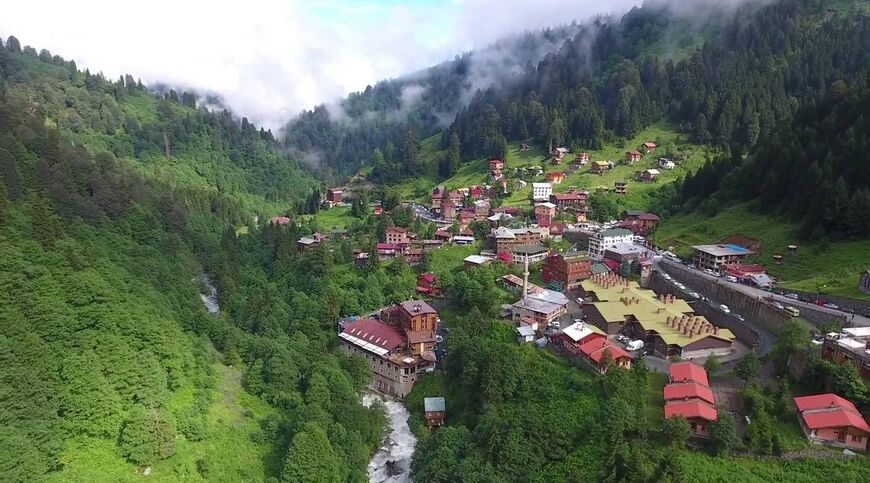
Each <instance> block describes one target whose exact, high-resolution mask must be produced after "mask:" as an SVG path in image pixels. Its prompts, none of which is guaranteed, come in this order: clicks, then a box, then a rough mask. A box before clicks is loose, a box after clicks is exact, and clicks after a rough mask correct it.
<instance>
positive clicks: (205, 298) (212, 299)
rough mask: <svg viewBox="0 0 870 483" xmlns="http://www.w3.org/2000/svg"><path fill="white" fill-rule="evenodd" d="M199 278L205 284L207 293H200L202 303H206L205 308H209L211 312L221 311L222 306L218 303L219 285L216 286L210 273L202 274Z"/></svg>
mask: <svg viewBox="0 0 870 483" xmlns="http://www.w3.org/2000/svg"><path fill="white" fill-rule="evenodd" d="M199 280H200V281H201V282H202V284H203V285H204V286H205V293H201V294H199V297H200V298H201V299H202V304H203V305H205V310H208V313H210V314H217V313H219V312H220V311H221V306H220V304H219V303H218V298H217V287H215V286H214V280H212V279H211V277H209V276H208V275H200V277H199Z"/></svg>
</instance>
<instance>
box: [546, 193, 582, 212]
mask: <svg viewBox="0 0 870 483" xmlns="http://www.w3.org/2000/svg"><path fill="white" fill-rule="evenodd" d="M588 198H589V193H587V192H585V191H569V192H567V193H553V194H552V195H550V202H551V203H553V204H555V205H556V208H558V209H560V210H564V209H565V208H571V207H573V208H582V207H584V206H586V200H587V199H588Z"/></svg>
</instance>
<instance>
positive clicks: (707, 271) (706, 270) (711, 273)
mask: <svg viewBox="0 0 870 483" xmlns="http://www.w3.org/2000/svg"><path fill="white" fill-rule="evenodd" d="M704 273H706V274H707V275H712V276H714V277H715V276H716V272H714V271H713V270H711V269H709V268H705V269H704Z"/></svg>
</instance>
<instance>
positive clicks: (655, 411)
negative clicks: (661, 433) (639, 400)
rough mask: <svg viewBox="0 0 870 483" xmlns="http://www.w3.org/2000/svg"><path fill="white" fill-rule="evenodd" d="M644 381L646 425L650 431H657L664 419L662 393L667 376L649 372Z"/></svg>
mask: <svg viewBox="0 0 870 483" xmlns="http://www.w3.org/2000/svg"><path fill="white" fill-rule="evenodd" d="M646 380H647V385H646V410H645V411H646V412H645V417H646V424H647V428H648V429H649V430H650V431H658V430H659V429H660V428H661V425H662V418H663V417H664V410H665V398H664V394H663V393H662V391H663V390H664V388H665V384H667V383H668V376H667V374H662V373H661V372H650V373H649V374H647V376H646Z"/></svg>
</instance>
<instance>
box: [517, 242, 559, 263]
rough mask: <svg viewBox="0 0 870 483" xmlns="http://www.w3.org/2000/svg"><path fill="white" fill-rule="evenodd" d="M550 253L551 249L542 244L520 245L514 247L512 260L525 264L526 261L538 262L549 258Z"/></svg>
mask: <svg viewBox="0 0 870 483" xmlns="http://www.w3.org/2000/svg"><path fill="white" fill-rule="evenodd" d="M549 253H550V250H548V249H547V248H546V247H544V246H541V245H520V246H517V247H514V251H513V258H512V261H513V263H519V264H524V263H526V261H528V262H529V264H532V263H537V262H541V261H543V260H544V259H545V258H547V254H549Z"/></svg>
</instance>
